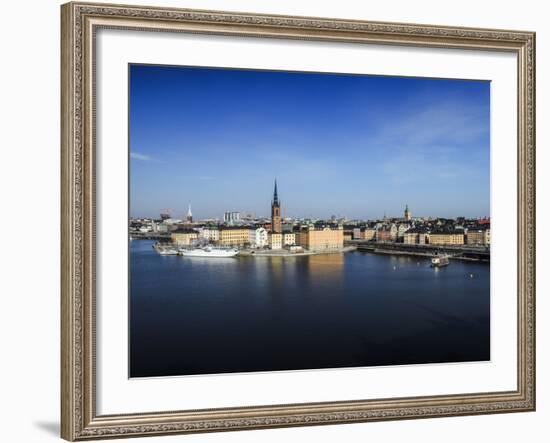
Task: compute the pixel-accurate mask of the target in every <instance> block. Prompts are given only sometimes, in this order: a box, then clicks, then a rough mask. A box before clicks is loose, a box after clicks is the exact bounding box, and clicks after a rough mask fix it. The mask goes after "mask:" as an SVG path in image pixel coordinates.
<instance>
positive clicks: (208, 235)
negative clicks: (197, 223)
mask: <svg viewBox="0 0 550 443" xmlns="http://www.w3.org/2000/svg"><path fill="white" fill-rule="evenodd" d="M199 236H200V237H201V238H204V239H205V240H208V241H209V242H212V243H214V242H217V241H219V240H220V230H219V229H218V227H217V226H204V227H202V228H200V229H199Z"/></svg>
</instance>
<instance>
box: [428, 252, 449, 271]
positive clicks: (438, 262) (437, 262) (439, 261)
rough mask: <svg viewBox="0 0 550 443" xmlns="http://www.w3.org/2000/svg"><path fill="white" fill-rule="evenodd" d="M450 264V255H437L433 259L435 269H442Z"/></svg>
mask: <svg viewBox="0 0 550 443" xmlns="http://www.w3.org/2000/svg"><path fill="white" fill-rule="evenodd" d="M448 264H449V255H448V254H441V255H440V254H438V253H436V254H435V255H434V256H433V257H432V266H433V267H434V268H441V267H443V266H447V265H448Z"/></svg>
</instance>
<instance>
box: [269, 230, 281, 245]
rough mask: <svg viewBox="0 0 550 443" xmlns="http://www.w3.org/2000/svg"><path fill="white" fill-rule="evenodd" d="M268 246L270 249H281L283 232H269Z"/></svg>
mask: <svg viewBox="0 0 550 443" xmlns="http://www.w3.org/2000/svg"><path fill="white" fill-rule="evenodd" d="M269 247H270V248H271V249H282V247H283V234H279V233H277V232H271V233H270V234H269Z"/></svg>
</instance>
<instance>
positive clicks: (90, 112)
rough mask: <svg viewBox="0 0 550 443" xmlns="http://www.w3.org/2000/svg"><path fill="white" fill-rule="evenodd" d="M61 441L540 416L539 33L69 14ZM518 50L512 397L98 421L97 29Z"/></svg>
mask: <svg viewBox="0 0 550 443" xmlns="http://www.w3.org/2000/svg"><path fill="white" fill-rule="evenodd" d="M61 18H62V20H61V23H62V36H61V49H62V58H61V76H62V98H61V103H62V106H61V107H62V111H61V112H62V114H61V121H62V128H61V140H62V168H61V169H62V175H61V187H62V209H61V211H62V212H61V217H62V226H61V237H62V254H61V263H62V276H61V282H62V298H61V318H62V325H61V328H62V329H61V332H62V333H61V336H62V337H61V349H62V355H61V435H62V437H63V438H65V439H67V440H71V441H72V440H86V439H97V438H108V437H122V436H126V437H127V436H144V435H159V434H174V433H192V432H207V431H225V430H236V429H258V428H269V427H282V426H302V425H318V424H335V423H351V422H365V421H375V420H394V419H404V418H426V417H440V416H457V415H468V414H488V413H497V412H515V411H533V410H534V409H535V34H534V33H532V32H523V31H501V30H489V29H470V28H454V27H443V26H431V25H412V24H395V23H377V22H362V21H353V20H333V19H326V18H305V17H287V16H269V15H258V14H246V13H233V12H231V13H229V12H218V11H196V10H184V9H166V8H154V7H141V6H140V7H133V6H122V5H106V4H87V3H68V4H65V5H63V6H62V7H61ZM105 27H108V28H119V29H131V30H149V31H167V32H190V33H205V34H223V35H233V36H255V37H271V38H285V39H306V40H325V41H332V42H357V43H379V44H380V43H383V44H392V45H410V46H425V47H443V48H472V49H478V50H479V49H480V50H491V51H508V52H512V53H514V54H516V55H517V60H518V64H517V67H518V101H517V103H518V165H519V166H518V343H517V345H518V348H517V352H518V381H517V389H516V390H515V391H511V392H490V393H478V394H463V395H448V396H429V397H415V398H392V399H373V400H364V401H340V402H327V403H308V404H292V405H280V406H257V407H247V408H227V409H208V410H192V411H179V412H154V413H147V414H128V415H109V416H98V415H97V414H96V411H95V369H94V346H95V341H94V325H95V313H94V296H95V223H94V212H95V210H94V205H95V172H94V108H95V105H94V81H95V79H94V63H93V62H94V55H93V54H94V33H95V31H96V30H97V29H98V28H105Z"/></svg>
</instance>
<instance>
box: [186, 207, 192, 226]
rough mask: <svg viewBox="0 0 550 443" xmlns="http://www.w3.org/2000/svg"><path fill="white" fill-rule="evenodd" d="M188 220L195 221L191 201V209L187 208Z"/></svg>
mask: <svg viewBox="0 0 550 443" xmlns="http://www.w3.org/2000/svg"><path fill="white" fill-rule="evenodd" d="M187 221H188V222H189V223H192V222H193V213H192V212H191V203H189V209H188V210H187Z"/></svg>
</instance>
